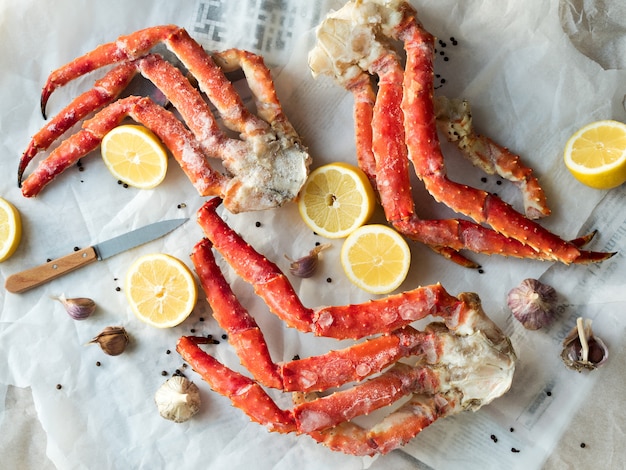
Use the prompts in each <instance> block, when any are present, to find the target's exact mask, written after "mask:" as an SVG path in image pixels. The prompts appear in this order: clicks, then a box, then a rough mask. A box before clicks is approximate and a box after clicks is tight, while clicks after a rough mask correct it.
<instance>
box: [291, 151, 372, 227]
mask: <svg viewBox="0 0 626 470" xmlns="http://www.w3.org/2000/svg"><path fill="white" fill-rule="evenodd" d="M375 204H376V196H375V194H374V190H373V189H372V186H371V185H370V182H369V181H368V179H367V176H366V175H365V173H363V171H361V170H360V169H359V168H357V167H355V166H353V165H349V164H347V163H330V164H328V165H324V166H321V167H319V168H317V169H315V170H313V171H312V172H311V174H310V175H309V177H308V178H307V181H306V182H305V183H304V186H303V187H302V190H301V192H300V197H299V199H298V209H299V211H300V215H301V217H302V220H304V222H305V223H306V224H307V225H308V226H309V227H310V228H311V229H312V230H313V231H314V232H315V233H317V234H319V235H321V236H323V237H326V238H344V237H347V236H348V235H349V234H350V233H352V232H353V231H354V230H355V229H357V228H358V227H360V226H362V225H363V224H365V223H366V222H367V221H368V220H369V218H370V217H371V216H372V213H373V212H374V208H375Z"/></svg>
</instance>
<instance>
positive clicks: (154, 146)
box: [101, 124, 167, 189]
mask: <svg viewBox="0 0 626 470" xmlns="http://www.w3.org/2000/svg"><path fill="white" fill-rule="evenodd" d="M101 153H102V159H103V160H104V163H105V165H106V167H107V168H108V169H109V171H110V172H111V174H112V175H113V176H115V178H117V179H118V180H120V181H122V182H123V183H126V184H128V185H129V186H132V187H134V188H140V189H151V188H154V187H156V186H158V185H159V184H160V183H161V182H162V181H163V179H164V178H165V174H166V173H167V151H166V150H165V147H163V144H162V143H161V141H160V140H159V138H158V137H157V136H156V135H154V133H153V132H152V131H150V130H149V129H147V128H145V127H143V126H138V125H134V124H128V125H122V126H118V127H115V128H114V129H113V130H111V131H110V132H109V133H108V134H106V135H105V136H104V138H103V139H102V145H101Z"/></svg>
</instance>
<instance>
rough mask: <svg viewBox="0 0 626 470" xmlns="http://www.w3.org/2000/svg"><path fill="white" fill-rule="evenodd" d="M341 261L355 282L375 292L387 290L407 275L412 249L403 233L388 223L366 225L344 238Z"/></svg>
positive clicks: (395, 287)
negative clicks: (388, 225)
mask: <svg viewBox="0 0 626 470" xmlns="http://www.w3.org/2000/svg"><path fill="white" fill-rule="evenodd" d="M341 265H342V266H343V269H344V271H345V273H346V275H347V276H348V279H350V280H351V281H352V282H353V283H354V284H355V285H357V286H358V287H360V288H361V289H363V290H365V291H367V292H370V293H372V294H387V293H389V292H391V291H393V290H395V289H397V288H398V287H400V284H402V282H403V281H404V280H405V279H406V276H407V274H408V272H409V267H410V265H411V252H410V250H409V246H408V244H407V243H406V241H405V240H404V238H402V236H401V235H400V234H399V233H398V232H396V231H395V230H393V229H392V228H389V227H387V226H386V225H379V224H371V225H364V226H362V227H360V228H358V229H356V230H355V231H354V232H352V233H351V234H350V235H349V236H348V238H346V239H345V241H344V242H343V246H342V247H341Z"/></svg>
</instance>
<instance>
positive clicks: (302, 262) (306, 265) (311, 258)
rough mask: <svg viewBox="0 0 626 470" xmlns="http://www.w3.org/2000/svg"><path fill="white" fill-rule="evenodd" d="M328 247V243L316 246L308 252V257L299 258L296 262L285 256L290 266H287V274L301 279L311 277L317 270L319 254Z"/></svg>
mask: <svg viewBox="0 0 626 470" xmlns="http://www.w3.org/2000/svg"><path fill="white" fill-rule="evenodd" d="M330 246H331V245H330V243H324V244H323V245H317V246H316V247H315V248H313V249H312V250H311V251H310V252H309V254H308V255H306V256H303V257H302V258H299V259H297V260H292V259H291V258H289V257H288V256H287V255H285V258H287V259H288V260H289V261H291V264H290V265H289V272H290V273H291V274H293V275H294V276H296V277H301V278H308V277H311V276H313V274H314V273H315V270H316V269H317V264H318V261H319V260H318V255H319V253H320V252H321V251H322V250H325V249H326V248H330Z"/></svg>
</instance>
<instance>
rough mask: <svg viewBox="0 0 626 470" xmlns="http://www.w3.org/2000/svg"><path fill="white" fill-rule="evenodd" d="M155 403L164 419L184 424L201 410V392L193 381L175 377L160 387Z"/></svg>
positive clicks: (178, 376)
mask: <svg viewBox="0 0 626 470" xmlns="http://www.w3.org/2000/svg"><path fill="white" fill-rule="evenodd" d="M154 401H155V403H156V405H157V408H158V410H159V414H160V415H161V416H162V417H163V418H165V419H169V420H171V421H174V422H175V423H182V422H185V421H187V420H188V419H189V418H191V417H192V416H193V415H195V414H196V413H197V412H198V411H199V410H200V390H198V386H197V385H196V384H194V383H193V382H192V381H191V380H189V379H187V378H186V377H183V376H180V375H175V376H174V377H172V378H170V379H168V380H166V381H165V383H163V385H161V386H160V387H159V389H158V390H157V391H156V393H155V395H154Z"/></svg>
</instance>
